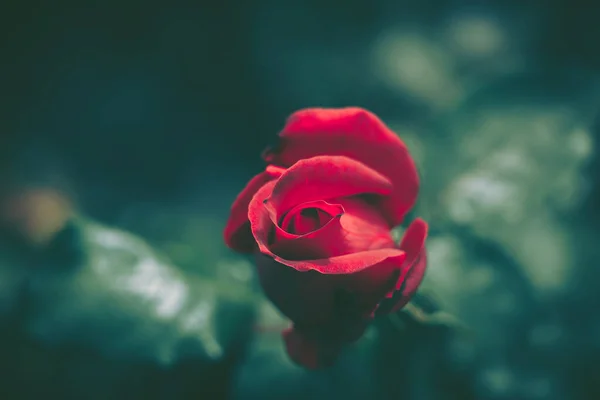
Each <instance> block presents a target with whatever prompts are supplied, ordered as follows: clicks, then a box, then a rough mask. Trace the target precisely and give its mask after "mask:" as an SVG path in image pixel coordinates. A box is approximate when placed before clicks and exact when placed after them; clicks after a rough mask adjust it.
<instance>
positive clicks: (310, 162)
mask: <svg viewBox="0 0 600 400" xmlns="http://www.w3.org/2000/svg"><path fill="white" fill-rule="evenodd" d="M391 189H392V186H391V183H390V181H389V180H388V179H387V178H386V177H384V176H383V175H381V174H379V173H378V172H377V171H374V170H373V169H371V168H369V167H367V166H366V165H364V164H362V163H360V162H358V161H356V160H353V159H351V158H348V157H342V156H319V157H313V158H309V159H306V160H300V161H298V162H297V163H296V164H294V165H293V166H292V167H291V168H289V169H287V170H286V171H285V172H284V173H283V175H281V177H280V178H279V179H278V180H277V183H276V185H275V187H274V189H273V193H272V195H271V197H270V198H269V200H268V202H269V203H270V204H271V206H272V207H273V208H274V210H275V211H276V214H277V220H279V219H280V218H281V217H282V216H283V215H285V213H286V212H288V211H289V210H290V209H292V208H293V207H294V206H296V205H298V204H302V203H305V202H309V201H315V200H328V199H332V198H336V197H347V196H353V195H358V194H380V195H385V194H388V193H390V191H391Z"/></svg>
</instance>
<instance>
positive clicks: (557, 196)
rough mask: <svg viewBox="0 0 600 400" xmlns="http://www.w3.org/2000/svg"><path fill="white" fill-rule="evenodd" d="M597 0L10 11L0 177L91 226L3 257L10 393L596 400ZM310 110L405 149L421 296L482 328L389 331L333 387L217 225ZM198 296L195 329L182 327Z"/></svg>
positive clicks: (380, 325)
mask: <svg viewBox="0 0 600 400" xmlns="http://www.w3.org/2000/svg"><path fill="white" fill-rule="evenodd" d="M409 3H410V4H409ZM598 8H599V7H598V5H596V4H595V2H593V1H589V0H576V1H566V0H560V1H559V0H551V1H516V0H515V1H501V0H499V1H457V0H455V1H441V0H426V1H419V2H405V1H393V0H377V1H374V0H371V1H355V0H352V1H344V2H342V1H315V0H305V1H299V0H294V1H287V0H285V1H284V0H279V1H274V0H273V1H266V0H262V1H261V0H256V1H238V2H234V1H222V2H191V1H190V2H171V3H166V2H165V3H159V2H135V1H120V2H117V1H113V0H109V1H103V2H84V1H78V2H75V1H55V2H50V1H37V2H21V1H5V2H3V3H2V4H1V5H0V154H1V156H2V158H1V160H2V168H3V170H2V171H3V177H2V178H3V179H4V181H3V182H4V183H3V184H4V185H5V186H6V188H14V187H18V186H31V185H33V186H40V185H41V186H49V187H56V188H59V189H61V190H65V191H67V192H68V193H70V196H71V197H72V198H73V199H74V200H75V201H76V203H77V204H78V210H79V211H80V213H81V214H82V215H85V218H84V219H75V220H73V221H72V222H71V223H70V224H69V225H68V226H67V227H66V228H65V231H64V232H62V233H61V234H60V235H59V236H58V237H57V239H56V240H55V241H54V242H53V243H52V244H51V245H50V246H49V248H48V249H44V250H41V251H40V250H35V251H34V250H32V249H29V247H28V245H27V244H26V243H21V241H22V239H16V238H14V237H12V236H11V235H10V234H8V235H4V236H2V239H1V240H0V241H1V242H2V249H3V253H2V257H3V259H2V263H1V264H0V267H1V268H2V271H3V272H0V285H3V286H0V289H1V290H2V291H3V293H5V294H6V295H5V296H3V297H2V296H0V317H1V318H2V321H3V322H2V326H3V328H5V329H3V332H4V333H3V336H2V344H3V345H4V350H2V351H4V352H6V354H10V356H6V357H0V358H2V359H3V360H5V361H4V364H3V367H2V368H3V369H2V370H1V371H0V372H2V374H1V375H0V388H4V390H5V392H4V396H5V397H3V398H17V397H15V396H18V394H20V396H21V397H26V396H29V398H40V396H54V397H56V398H77V399H79V398H98V399H108V398H165V399H166V398H187V397H194V398H223V397H231V398H236V399H270V398H274V399H282V398H299V399H308V398H328V399H331V398H344V399H353V398H361V399H366V398H384V399H387V398H390V399H391V398H394V399H399V398H401V399H415V400H424V399H457V400H468V399H507V400H508V399H510V400H513V399H532V400H537V399H540V400H541V399H557V400H558V399H560V400H562V399H596V398H598V397H599V396H600V385H599V384H598V381H597V377H598V376H599V374H600V367H598V363H599V362H600V319H599V318H598V316H597V314H598V311H597V310H598V306H599V305H600V304H599V303H600V302H599V301H598V296H597V287H598V285H597V283H596V282H597V278H598V277H599V276H600V274H599V273H598V270H597V267H598V260H600V255H599V251H598V249H597V243H598V240H599V238H600V235H599V232H598V217H599V212H598V211H599V205H600V190H599V189H598V187H599V185H598V182H599V181H600V172H599V171H600V168H599V161H598V160H599V159H598V153H597V152H596V151H595V150H594V147H595V143H596V142H597V140H598V138H599V136H600V129H599V122H598V106H599V105H600V85H599V84H600V51H598V40H600V29H599V24H598V17H600V13H599V10H598ZM311 106H322V107H342V106H361V107H364V108H367V109H370V110H371V111H373V112H375V113H376V114H378V115H379V116H380V117H381V118H382V119H383V120H384V121H385V122H386V123H388V124H389V125H390V126H391V127H392V128H393V129H394V130H396V131H397V132H398V133H399V135H400V136H401V137H402V138H403V139H404V140H405V141H406V142H407V144H408V145H409V147H410V148H411V150H412V152H413V154H414V156H415V158H416V160H417V163H418V164H419V168H420V173H421V176H422V193H421V197H420V200H419V204H418V206H417V208H416V209H415V211H414V213H413V216H417V215H419V216H422V217H424V218H426V219H427V220H428V221H429V223H430V226H431V229H432V232H431V238H430V240H429V242H428V243H429V244H428V246H429V250H430V253H431V257H430V259H431V260H430V268H429V272H428V275H427V278H426V281H425V283H424V285H423V291H422V292H423V293H422V295H423V296H428V298H431V299H433V300H434V301H435V303H437V307H439V308H440V309H441V310H444V311H445V312H448V313H450V314H452V315H454V316H455V317H457V318H459V319H460V320H461V321H463V322H464V323H465V324H466V325H468V326H469V332H471V331H473V332H474V333H470V334H465V333H462V331H461V330H460V329H458V328H454V327H453V325H452V324H451V323H446V322H443V323H441V325H440V323H439V321H438V320H436V321H438V322H436V323H434V322H431V321H430V322H423V321H421V322H418V321H414V320H413V319H411V318H410V317H409V316H407V315H405V314H400V315H399V316H398V318H397V319H396V318H395V319H391V320H388V319H383V320H380V321H378V322H377V324H376V326H375V327H374V328H373V330H372V331H371V332H370V333H369V334H368V335H367V336H366V337H365V338H364V339H363V340H362V341H361V342H360V343H359V344H358V345H357V347H356V348H354V349H351V350H349V352H348V354H346V355H345V358H344V359H343V360H341V361H340V363H339V365H338V366H337V367H336V368H334V369H333V370H330V371H323V372H317V373H312V372H311V373H308V372H305V371H302V370H300V369H299V368H296V367H295V366H293V365H291V364H290V363H289V361H288V360H287V359H286V358H285V356H284V354H283V353H282V348H281V342H280V338H279V335H278V331H279V330H280V328H281V326H285V321H284V320H282V319H281V317H280V316H277V314H276V313H275V312H274V311H273V310H272V309H270V308H269V306H268V304H267V303H266V302H265V301H264V300H263V299H262V298H261V297H260V292H259V290H257V288H256V286H255V285H254V283H253V278H252V272H251V271H252V270H251V268H250V264H249V263H248V262H247V261H246V260H244V259H242V258H239V257H237V256H236V255H234V254H232V253H231V252H230V251H229V250H228V249H226V248H225V246H224V244H223V243H222V239H221V231H222V228H223V226H224V224H225V221H226V218H227V214H228V208H229V205H230V204H231V202H232V200H233V198H234V197H235V195H236V194H237V192H238V191H239V190H240V189H241V188H242V187H243V185H244V184H245V182H246V181H247V180H248V179H249V178H250V177H251V176H252V175H254V174H255V173H256V172H258V171H260V169H261V168H262V167H263V165H262V162H261V160H260V158H259V154H260V152H261V150H262V149H263V148H264V147H266V145H268V144H270V143H272V142H273V141H274V139H275V135H276V133H277V132H278V130H279V129H280V128H281V127H282V126H283V123H284V121H285V118H286V117H287V116H288V115H289V114H290V113H292V112H293V111H295V110H296V109H299V108H304V107H311ZM6 182H11V184H10V185H9V184H8V183H6ZM7 191H9V189H7ZM97 222H99V223H102V224H105V225H99V226H98V225H96V223H97ZM109 226H111V227H112V228H109ZM113 228H116V229H122V230H124V231H128V232H132V233H133V234H134V235H135V236H134V237H133V238H130V237H129V236H124V237H121V236H119V235H126V234H125V233H120V232H117V233H114V232H113V231H111V229H113ZM104 230H106V232H113V233H111V234H112V235H116V236H114V237H116V238H117V239H115V240H116V241H117V242H118V243H121V244H120V245H119V246H117V247H118V248H115V247H114V246H112V245H111V244H110V240H109V241H108V242H107V241H106V240H107V239H106V237H105V236H102V234H98V233H97V232H98V231H100V232H104ZM5 236H6V237H5ZM109 236H110V235H109ZM102 238H104V239H102ZM142 239H143V240H144V241H146V242H148V243H149V247H146V245H142V244H139V243H138V242H137V241H138V240H142ZM157 254H160V256H159V255H157ZM104 259H106V260H108V261H106V262H105V261H102V260H104ZM147 259H151V260H155V261H156V264H157V265H159V267H157V269H154V270H153V269H152V268H149V267H147V265H148V264H147V263H146V261H147ZM167 259H170V260H172V262H173V264H174V265H175V266H171V264H170V262H167V261H165V260H167ZM103 262H105V263H106V265H108V267H107V268H109V270H110V271H112V272H110V273H108V274H104V275H102V274H103V273H104V272H102V271H103V269H102V268H104V267H102V265H104V264H102V263H103ZM145 268H149V269H148V271H150V272H148V273H149V274H150V275H151V276H154V277H159V278H157V281H152V282H162V285H167V283H165V282H179V283H181V285H186V286H187V287H189V297H188V298H187V300H186V301H188V302H189V303H185V304H186V306H185V307H183V308H182V309H181V310H179V312H178V313H176V315H175V316H171V317H169V318H163V317H160V315H159V314H160V312H158V311H157V310H158V309H159V308H160V307H159V306H157V305H156V304H155V303H152V301H149V300H147V299H146V297H144V296H146V294H143V293H141V292H139V293H138V292H136V291H135V290H134V289H135V287H137V286H135V285H134V286H131V285H130V286H127V285H121V283H119V282H121V281H119V280H118V279H117V277H118V276H124V277H134V276H138V275H137V274H142V275H143V273H142V272H143V271H146V269H145ZM87 271H90V272H87ZM140 271H141V272H140ZM160 271H163V272H160ZM162 273H164V274H167V275H168V276H169V277H170V278H164V276H163V275H161V274H162ZM153 274H154V275H153ZM160 277H163V278H160ZM124 279H125V278H124ZM169 279H171V281H169ZM140 285H141V287H146V288H147V287H148V286H149V285H150V284H149V283H146V284H143V283H142V284H140ZM156 285H158V287H161V283H157V284H156ZM173 285H175V286H177V285H178V284H177V283H172V285H171V286H169V287H171V288H172V287H175V286H173ZM150 286H151V285H150ZM167 286H168V285H167ZM177 287H179V286H177ZM136 290H137V289H136ZM157 290H158V292H160V293H162V294H159V295H157V296H158V297H159V298H161V296H162V298H164V299H168V298H171V297H170V296H171V295H172V293H171V292H169V290H167V289H165V290H166V291H165V292H161V291H160V290H159V289H157ZM173 290H174V292H177V290H175V289H173ZM140 293H141V294H140ZM421 301H425V300H421ZM196 303H197V304H199V305H200V306H199V307H201V309H202V310H204V308H202V307H204V306H202V305H205V308H206V309H207V310H209V311H206V312H207V313H208V314H206V315H209V316H210V317H208V318H209V320H210V321H209V322H206V320H203V319H202V318H204V317H206V315H205V314H202V315H204V317H202V318H200V319H196V320H195V321H196V322H195V324H196V325H194V324H192V326H196V328H197V331H194V330H193V329H192V330H191V331H190V332H192V333H190V332H187V331H186V332H187V333H185V334H184V333H183V331H184V330H185V329H184V328H181V327H182V326H187V325H186V322H182V321H184V320H186V318H187V317H189V316H190V315H196V314H194V312H195V311H194V310H196V308H195V306H194V304H196ZM421 306H423V307H425V309H427V310H428V311H431V310H432V309H430V308H429V307H428V306H426V305H423V304H421ZM157 307H158V308H157ZM196 311H197V310H196ZM198 315H200V314H198ZM190 318H191V317H190ZM198 318H199V317H198ZM434 320H435V319H434ZM186 321H187V320H186ZM446 325H451V326H450V327H448V326H446ZM205 331H206V332H208V333H206V332H205ZM456 331H460V332H456ZM194 332H196V333H197V332H204V333H202V334H195V333H194ZM257 332H258V333H257ZM212 342H216V343H218V344H219V345H220V347H221V349H224V351H223V353H219V352H216V353H215V352H214V351H213V352H212V353H211V351H210V348H211V347H210V346H211V344H210V343H212ZM163 347H164V348H167V349H168V351H167V350H164V349H163ZM198 349H200V350H198ZM165 352H166V353H168V354H170V356H169V357H166V356H165V357H166V358H165V357H163V355H164V354H165ZM198 387H199V388H200V389H199V393H192V392H193V391H194V390H196V389H198ZM44 393H45V394H44ZM119 396H120V397H119ZM186 396H187V397H186Z"/></svg>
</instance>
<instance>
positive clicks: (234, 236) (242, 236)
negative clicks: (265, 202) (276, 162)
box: [223, 166, 284, 253]
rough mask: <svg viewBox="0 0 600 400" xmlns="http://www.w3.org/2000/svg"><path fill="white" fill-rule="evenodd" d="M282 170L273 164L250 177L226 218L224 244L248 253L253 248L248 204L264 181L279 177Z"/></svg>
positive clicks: (253, 242)
mask: <svg viewBox="0 0 600 400" xmlns="http://www.w3.org/2000/svg"><path fill="white" fill-rule="evenodd" d="M283 171H284V169H283V168H278V167H274V166H269V167H267V170H266V171H263V172H261V173H260V174H258V175H256V176H255V177H254V178H252V179H251V180H250V182H248V184H247V185H246V187H245V188H244V189H243V190H242V191H241V192H240V194H238V196H237V198H236V199H235V201H234V202H233V204H232V206H231V212H230V214H229V219H228V220H227V225H226V226H225V230H224V232H223V237H224V239H225V244H226V245H227V246H229V247H230V248H231V249H233V250H236V251H239V252H242V253H249V252H252V251H253V250H254V248H255V247H256V243H255V241H254V238H253V237H252V232H251V231H250V224H249V221H248V205H249V204H250V200H252V197H253V196H254V194H255V193H256V192H257V191H258V189H260V188H261V187H262V186H263V185H264V184H265V183H267V182H270V181H272V180H273V179H276V178H277V177H279V176H280V175H281V174H282V173H283Z"/></svg>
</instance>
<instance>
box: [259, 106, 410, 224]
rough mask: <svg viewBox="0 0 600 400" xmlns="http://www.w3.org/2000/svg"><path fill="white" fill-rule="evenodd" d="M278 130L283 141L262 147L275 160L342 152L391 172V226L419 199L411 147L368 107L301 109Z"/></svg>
mask: <svg viewBox="0 0 600 400" xmlns="http://www.w3.org/2000/svg"><path fill="white" fill-rule="evenodd" d="M279 136H280V138H281V139H280V143H279V146H277V147H276V148H272V149H267V150H266V151H265V152H264V153H263V158H264V159H265V160H266V161H267V162H269V163H271V164H275V165H280V166H285V167H289V166H292V165H294V163H296V162H297V161H299V160H302V159H307V158H310V157H314V156H319V155H324V154H326V155H340V156H347V157H350V158H353V159H355V160H358V161H360V162H362V163H363V164H366V165H367V166H369V167H371V168H373V169H374V170H376V171H378V172H379V173H381V174H382V175H384V176H386V177H387V178H389V179H390V181H391V182H392V184H393V189H392V193H391V195H390V196H389V197H388V198H387V199H384V201H383V202H382V209H383V211H384V214H385V215H386V217H387V218H388V221H389V225H390V226H395V225H398V224H399V223H401V222H402V219H403V218H404V215H405V214H406V213H407V212H408V210H410V209H411V208H412V206H413V205H414V203H415V201H416V198H417V193H418V190H419V177H418V174H417V170H416V167H415V164H414V161H413V159H412V157H411V156H410V154H409V152H408V149H407V148H406V146H405V144H404V143H403V142H402V140H400V138H399V137H398V136H397V135H396V134H395V133H394V132H393V131H391V130H390V129H389V128H388V127H387V126H386V125H385V124H384V123H383V122H382V121H381V120H380V119H379V118H378V117H377V116H376V115H374V114H373V113H371V112H369V111H367V110H364V109H361V108H356V107H349V108H340V109H321V108H309V109H305V110H301V111H297V112H295V113H294V114H292V115H291V116H290V117H289V119H288V121H287V123H286V125H285V127H284V128H283V130H282V131H281V132H280V134H279Z"/></svg>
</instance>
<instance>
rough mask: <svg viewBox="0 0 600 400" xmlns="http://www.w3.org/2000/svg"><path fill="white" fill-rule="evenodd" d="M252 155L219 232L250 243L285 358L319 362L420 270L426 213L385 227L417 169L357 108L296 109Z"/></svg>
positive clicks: (394, 300)
mask: <svg viewBox="0 0 600 400" xmlns="http://www.w3.org/2000/svg"><path fill="white" fill-rule="evenodd" d="M263 158H264V160H265V161H266V163H267V167H266V169H265V171H264V172H262V173H260V174H259V175H257V176H255V177H254V178H253V179H252V180H251V181H250V182H249V183H248V185H247V186H246V188H244V190H242V192H241V193H240V194H239V195H238V197H237V199H236V200H235V202H234V203H233V205H232V208H231V214H230V217H229V220H228V222H227V226H226V227H225V232H224V238H225V242H226V244H227V245H228V246H229V247H230V248H232V249H234V250H236V251H238V252H241V253H254V254H256V265H257V270H258V276H259V280H260V283H261V286H262V288H263V290H264V292H265V295H266V296H267V297H268V298H269V300H271V301H272V302H273V303H274V304H275V306H276V307H277V308H278V309H279V310H280V311H281V312H282V313H283V314H284V315H286V316H287V317H288V318H289V319H290V320H291V321H292V326H291V328H290V329H288V330H286V331H285V332H283V336H284V340H285V344H286V348H287V352H288V354H289V356H290V357H291V358H292V360H294V361H295V362H297V363H298V364H300V365H303V366H304V367H307V368H318V367H323V366H328V365H331V364H332V363H333V362H334V361H335V359H336V357H337V355H338V354H339V352H340V351H341V350H342V349H343V347H344V346H345V345H346V344H348V343H352V342H354V341H356V340H357V339H359V338H360V337H361V335H362V334H363V333H364V331H365V329H366V328H367V326H368V324H369V322H370V321H371V320H372V319H373V318H374V316H375V314H384V313H391V312H395V311H397V310H398V309H400V308H401V307H403V306H404V305H405V304H406V303H407V302H408V301H409V300H410V298H411V296H412V295H413V293H415V291H416V290H417V288H418V286H419V284H420V283H421V280H422V279H423V275H424V273H425V267H426V253H425V246H424V243H425V238H426V236H427V224H426V223H425V222H424V221H423V220H421V219H416V220H414V221H413V222H412V223H411V224H410V226H409V227H408V228H407V230H406V232H405V235H404V238H403V239H402V241H401V243H400V244H397V243H395V242H394V240H393V238H392V235H391V229H392V228H393V227H394V226H396V225H399V224H400V223H402V221H403V219H404V216H405V215H406V214H407V212H408V211H409V210H410V209H411V208H412V206H413V205H414V203H415V201H416V199H417V194H418V191H419V178H418V174H417V170H416V167H415V164H414V161H413V159H412V158H411V156H410V154H409V152H408V150H407V148H406V146H405V145H404V143H403V142H402V140H400V138H399V137H398V136H396V134H395V133H394V132H392V131H391V130H390V129H389V128H388V127H387V126H386V125H385V124H384V123H383V122H382V121H381V120H380V119H379V118H378V117H377V116H375V115H374V114H372V113H371V112H369V111H366V110H363V109H360V108H342V109H317V108H312V109H305V110H301V111H297V112H296V113H294V114H293V115H292V116H291V117H290V118H289V119H288V121H287V123H286V125H285V127H284V128H283V130H282V131H281V133H280V134H279V145H278V146H276V147H275V148H270V149H267V150H266V151H265V152H264V154H263Z"/></svg>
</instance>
